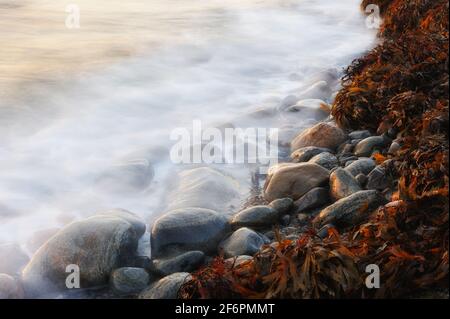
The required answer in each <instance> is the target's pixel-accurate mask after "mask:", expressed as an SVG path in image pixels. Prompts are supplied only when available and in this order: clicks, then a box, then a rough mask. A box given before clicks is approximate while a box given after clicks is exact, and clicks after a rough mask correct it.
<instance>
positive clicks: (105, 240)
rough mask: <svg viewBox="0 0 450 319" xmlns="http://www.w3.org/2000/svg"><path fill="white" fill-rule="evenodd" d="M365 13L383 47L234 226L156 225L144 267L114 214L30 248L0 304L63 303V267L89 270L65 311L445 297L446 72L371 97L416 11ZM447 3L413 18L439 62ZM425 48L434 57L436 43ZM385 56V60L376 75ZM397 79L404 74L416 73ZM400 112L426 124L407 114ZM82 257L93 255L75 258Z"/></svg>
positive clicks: (205, 221) (5, 278)
mask: <svg viewBox="0 0 450 319" xmlns="http://www.w3.org/2000/svg"><path fill="white" fill-rule="evenodd" d="M366 2H367V1H363V4H362V6H363V7H364V5H365V3H366ZM370 2H373V1H370ZM375 2H377V3H378V4H379V5H380V8H381V10H382V12H381V13H382V15H383V17H384V19H385V22H384V25H383V26H382V29H381V31H380V36H381V37H382V38H383V40H384V42H383V43H382V44H380V45H379V46H377V47H376V48H374V49H373V50H372V51H370V52H369V53H368V55H366V56H365V57H362V58H360V59H357V60H355V61H354V62H353V63H352V64H351V65H350V66H349V68H348V69H347V71H346V74H345V76H344V82H343V84H344V86H343V88H342V89H341V91H340V92H339V94H338V96H337V97H336V101H335V103H334V105H333V108H332V110H331V114H332V116H333V118H332V119H330V118H328V119H326V120H323V121H319V122H318V124H316V125H314V126H312V127H311V128H309V129H306V130H305V131H302V132H300V133H299V134H298V135H297V136H296V137H295V138H294V139H293V140H292V142H291V156H290V161H289V162H286V163H280V164H278V165H276V166H275V167H272V168H271V171H270V172H269V175H268V176H267V179H266V182H265V185H264V186H263V189H259V187H255V189H253V188H252V194H251V196H250V197H249V198H248V201H247V202H246V203H245V204H244V207H243V208H242V209H240V211H239V212H237V213H236V214H235V215H234V216H233V217H232V219H231V220H229V219H227V218H226V217H225V216H220V215H219V214H217V213H216V212H215V211H214V210H210V209H204V208H189V209H178V210H176V212H174V213H171V214H168V216H167V215H164V216H162V217H161V218H159V219H158V220H157V221H156V222H155V224H154V225H153V229H151V236H152V249H151V250H152V258H151V259H149V258H146V257H145V256H143V254H142V255H140V256H136V255H137V254H135V251H136V250H138V249H139V245H138V242H139V241H140V240H141V239H142V238H143V237H142V236H143V234H144V233H145V231H146V225H145V223H144V222H142V221H141V220H140V219H139V218H138V217H137V216H135V215H134V214H132V213H130V212H127V211H124V210H112V211H109V212H105V213H104V214H100V215H96V216H93V217H91V218H88V219H86V220H82V221H80V222H76V223H73V224H71V225H69V227H66V228H65V229H64V232H62V233H61V232H60V233H58V235H57V236H55V237H52V239H51V240H50V241H49V242H47V244H46V245H44V246H43V247H41V248H40V249H39V250H38V251H37V252H36V253H35V256H34V257H33V259H32V261H31V262H29V263H28V264H27V266H26V267H25V269H24V271H23V278H22V279H21V281H22V283H19V280H17V279H16V278H14V277H13V276H9V275H3V274H1V275H0V288H1V289H0V298H3V296H4V294H5V296H6V297H7V298H23V297H27V298H29V297H33V296H39V295H40V294H42V291H43V290H48V292H49V295H50V296H52V297H55V296H61V295H60V292H61V291H64V290H66V291H67V289H66V288H65V287H64V285H66V284H67V281H66V277H67V272H66V269H65V266H66V263H67V260H71V261H73V260H78V261H80V263H81V264H83V265H84V266H88V269H87V270H86V269H84V268H83V269H82V272H81V276H82V278H81V282H82V284H83V287H84V286H86V285H87V286H89V287H92V288H88V289H86V290H84V289H83V290H81V291H77V292H74V293H70V292H69V293H67V294H63V296H65V297H67V298H77V297H81V298H82V297H86V296H92V297H94V298H99V297H100V298H101V297H104V298H109V297H113V298H114V297H125V298H142V299H174V298H183V299H191V298H339V297H341V298H396V297H402V298H403V297H411V296H412V297H415V296H417V298H423V297H424V296H425V295H429V294H431V295H432V296H433V297H442V296H443V297H444V298H448V141H447V139H448V131H447V130H446V129H445V128H444V126H443V125H444V124H445V123H447V124H448V93H442V92H443V91H439V90H438V91H436V87H440V86H441V85H442V83H444V86H445V79H446V80H447V88H448V71H446V72H447V73H446V74H445V71H442V70H443V69H442V68H441V66H442V64H443V63H444V64H445V62H443V61H442V60H443V58H442V57H439V55H438V56H437V61H435V63H434V64H433V67H430V66H424V67H423V69H420V71H422V72H423V71H426V70H429V69H432V70H433V71H434V73H433V74H432V75H430V76H431V77H436V75H438V76H440V77H439V78H438V79H439V80H440V81H441V82H439V81H438V80H436V81H435V83H433V86H432V87H430V86H425V85H424V82H420V81H419V82H420V83H418V84H417V85H418V87H420V85H422V87H421V88H422V89H423V90H422V92H420V94H421V95H420V97H417V96H416V94H413V93H411V91H410V90H406V92H403V91H401V90H405V88H403V87H402V88H396V89H398V90H400V91H401V92H399V91H393V90H392V86H395V85H396V83H398V84H397V85H400V84H402V85H404V84H405V83H403V80H402V78H401V77H400V78H399V79H397V82H394V83H392V81H390V79H391V78H389V76H392V77H393V75H392V73H389V74H388V75H389V76H388V75H386V73H383V75H384V76H385V78H381V80H379V82H378V83H377V85H378V88H379V87H380V86H384V85H386V86H388V85H391V87H389V88H390V89H391V90H385V91H383V93H384V95H383V97H382V98H379V97H378V94H379V93H377V92H375V91H376V90H375V88H371V87H369V84H368V83H371V82H370V81H373V80H374V78H372V77H371V76H372V75H373V74H375V75H380V74H379V73H377V71H378V68H380V69H383V70H386V69H387V70H390V68H392V67H394V66H393V65H392V63H393V62H392V61H395V59H394V58H399V57H398V56H395V54H396V52H397V51H396V49H397V47H396V45H395V44H392V41H394V42H395V40H397V41H400V43H401V41H403V40H405V39H407V40H408V41H409V40H410V35H409V34H406V35H405V33H408V32H407V31H408V30H406V31H405V30H399V29H398V28H399V25H400V24H401V23H403V22H404V20H403V21H402V20H396V19H398V17H401V18H402V19H406V17H405V15H404V13H405V12H404V11H402V10H405V11H406V12H407V13H409V11H411V10H412V11H413V12H416V11H415V10H416V9H417V7H416V5H417V6H419V5H418V4H417V3H415V2H414V3H412V2H411V3H410V7H409V6H405V7H402V6H401V4H406V3H407V1H405V0H396V1H394V2H391V4H389V2H388V1H382V0H378V1H375ZM444 2H445V1H438V2H437V4H435V6H434V7H433V8H427V10H425V12H423V8H419V9H417V12H419V13H420V15H419V16H420V19H419V20H420V21H421V23H420V25H421V26H423V25H424V24H425V22H424V21H426V24H427V26H426V27H423V28H424V29H425V30H426V29H427V28H429V29H428V30H426V31H427V32H428V33H432V32H437V29H439V30H441V31H442V30H443V32H444V34H442V36H443V37H444V38H445V28H447V30H446V31H447V33H446V37H447V49H448V24H447V26H446V27H445V24H443V23H442V21H440V20H439V21H437V22H436V23H433V19H431V18H429V17H430V15H433V14H435V13H436V12H439V10H440V9H442V7H443V6H445V4H444ZM392 3H394V4H392ZM419 7H420V6H419ZM447 7H448V3H447ZM421 10H422V11H421ZM399 12H400V13H401V14H399ZM429 12H431V13H429ZM447 14H448V8H447ZM443 16H444V17H445V14H441V15H439V16H438V18H436V19H441V18H444V17H443ZM430 19H431V21H430ZM407 25H408V24H407ZM408 27H410V25H408ZM421 32H425V31H421ZM425 33H426V32H425ZM403 37H405V38H403ZM422 40H423V41H425V42H426V43H427V44H429V45H432V44H434V45H435V47H434V48H438V49H441V47H440V46H439V45H442V43H441V42H440V41H441V40H440V39H437V38H436V37H433V38H432V39H431V40H430V39H422V38H420V40H419V41H422ZM411 41H413V40H411ZM427 41H428V42H427ZM433 41H435V42H433ZM429 42H432V43H431V44H430V43H429ZM443 49H444V48H442V50H443ZM412 50H414V49H413V47H410V48H407V49H406V51H407V52H411V51H412ZM386 53H390V54H391V55H392V56H393V57H394V58H392V56H391V59H387V60H385V61H383V63H384V64H381V65H378V64H377V63H378V62H379V60H380V59H382V55H383V54H386ZM401 53H404V52H403V51H402V52H401ZM414 53H415V52H414ZM433 53H436V52H434V51H433ZM420 58H422V59H425V58H429V56H428V55H427V54H424V55H423V56H420ZM420 58H419V60H420ZM446 59H447V62H446V63H447V66H448V56H447V58H446ZM444 60H445V59H444ZM403 62H404V61H403ZM420 62H423V61H419V63H418V65H420ZM396 63H397V62H396ZM395 67H397V66H395ZM406 68H409V71H410V72H413V71H411V70H413V69H414V68H417V66H412V65H408V66H407V67H406ZM383 70H382V71H380V72H385V71H383ZM417 72H419V71H417ZM442 72H444V73H442ZM394 75H395V74H394ZM415 76H417V74H415ZM405 78H406V80H405V82H408V81H410V80H411V79H409V78H408V77H407V76H406V75H405ZM426 80H429V79H426ZM407 84H410V83H407ZM409 89H410V88H409ZM393 92H395V93H393ZM406 93H407V94H406ZM427 94H428V95H427ZM417 95H418V94H417ZM375 96H376V97H375ZM422 96H425V97H430V99H432V100H433V101H434V102H435V104H432V103H431V101H430V99H426V101H427V103H424V102H423V99H421V97H422ZM378 100H379V101H380V102H379V103H378V102H377V101H378ZM381 103H384V104H383V105H381ZM409 103H413V104H412V105H413V106H414V107H415V108H419V109H420V110H421V111H422V110H424V112H423V114H425V116H424V117H423V116H422V112H416V111H415V109H414V108H412V109H407V107H406V106H405V105H408V104H409ZM386 105H388V106H389V108H388V109H387V110H385V109H383V108H382V106H384V107H385V108H387V107H386ZM403 108H405V109H403ZM407 112H410V113H407ZM446 113H447V115H445V114H446ZM445 116H447V117H445ZM405 123H406V124H405ZM444 138H445V140H444ZM418 158H419V159H421V160H420V161H419V160H416V161H415V162H414V159H418ZM430 170H434V172H433V175H432V176H431V175H429V174H430V172H429V171H430ZM217 178H219V177H217ZM252 182H253V185H259V183H258V182H257V181H252ZM225 191H226V190H224V192H225ZM74 241H76V245H75V244H74ZM0 248H1V247H0ZM83 248H85V249H83ZM10 249H12V251H14V247H13V248H10ZM80 249H81V252H80V251H79V250H80ZM71 251H75V252H74V254H73V255H71V256H68V257H66V256H65V253H66V252H71ZM85 251H90V252H92V255H91V256H88V258H86V253H85ZM217 251H219V254H217ZM69 255H70V254H69ZM105 255H106V257H107V258H106V257H105ZM19 257H20V256H19ZM65 258H66V259H65ZM373 264H375V265H377V266H378V267H379V269H381V271H382V273H381V283H382V285H381V288H380V289H369V287H367V286H366V285H365V277H366V276H367V272H366V271H367V266H370V265H373ZM0 272H1V271H0ZM42 272H43V273H44V274H45V275H44V276H43V275H42ZM73 283H74V284H76V280H75V281H74V282H73ZM105 283H106V285H105ZM108 285H109V286H108ZM5 287H6V290H5ZM96 287H99V290H97V288H96ZM5 291H6V292H5ZM58 291H59V292H58ZM91 294H92V295H91Z"/></svg>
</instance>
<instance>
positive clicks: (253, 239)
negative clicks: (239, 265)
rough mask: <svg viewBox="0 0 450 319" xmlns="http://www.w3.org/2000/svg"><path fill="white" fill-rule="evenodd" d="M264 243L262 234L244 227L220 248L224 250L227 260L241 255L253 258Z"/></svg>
mask: <svg viewBox="0 0 450 319" xmlns="http://www.w3.org/2000/svg"><path fill="white" fill-rule="evenodd" d="M264 243H265V240H264V239H263V237H262V236H261V235H260V234H258V233H256V232H255V231H253V230H251V229H249V228H246V227H243V228H239V229H238V230H236V231H235V232H234V233H233V234H232V235H231V236H230V237H228V238H227V239H225V240H224V241H223V242H222V243H221V244H220V246H219V247H220V248H221V249H222V251H223V253H224V255H225V257H226V258H229V257H234V256H239V255H249V256H253V255H254V254H256V253H257V252H258V251H259V248H261V246H262V245H264Z"/></svg>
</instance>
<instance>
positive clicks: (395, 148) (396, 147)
mask: <svg viewBox="0 0 450 319" xmlns="http://www.w3.org/2000/svg"><path fill="white" fill-rule="evenodd" d="M401 148H402V146H401V144H400V143H399V142H397V141H393V142H392V144H391V146H390V147H389V150H388V154H391V155H395V154H397V152H398V151H400V149H401Z"/></svg>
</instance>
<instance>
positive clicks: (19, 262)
mask: <svg viewBox="0 0 450 319" xmlns="http://www.w3.org/2000/svg"><path fill="white" fill-rule="evenodd" d="M29 260H30V258H29V257H28V255H27V254H26V253H25V252H24V251H23V250H22V248H21V247H20V246H19V244H17V243H4V244H0V273H3V274H7V275H11V276H14V275H16V274H18V273H20V272H21V271H22V269H23V268H24V267H25V265H26V264H27V263H28V262H29Z"/></svg>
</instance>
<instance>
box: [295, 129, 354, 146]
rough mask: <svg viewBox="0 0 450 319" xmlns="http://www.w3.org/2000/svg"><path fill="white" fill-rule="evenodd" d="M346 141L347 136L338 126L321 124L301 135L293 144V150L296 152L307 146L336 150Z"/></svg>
mask: <svg viewBox="0 0 450 319" xmlns="http://www.w3.org/2000/svg"><path fill="white" fill-rule="evenodd" d="M345 140H346V135H345V133H344V131H342V130H341V129H340V128H338V127H337V126H335V125H333V124H331V123H327V122H321V123H318V124H316V125H314V126H313V127H311V128H309V129H307V130H305V131H304V132H302V133H301V134H299V135H298V136H297V137H296V138H295V139H294V140H293V141H292V143H291V150H292V151H296V150H298V149H300V148H302V147H306V146H316V147H324V148H329V149H331V150H334V149H336V148H337V147H338V146H339V145H340V144H342V143H343V142H344V141H345Z"/></svg>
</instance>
